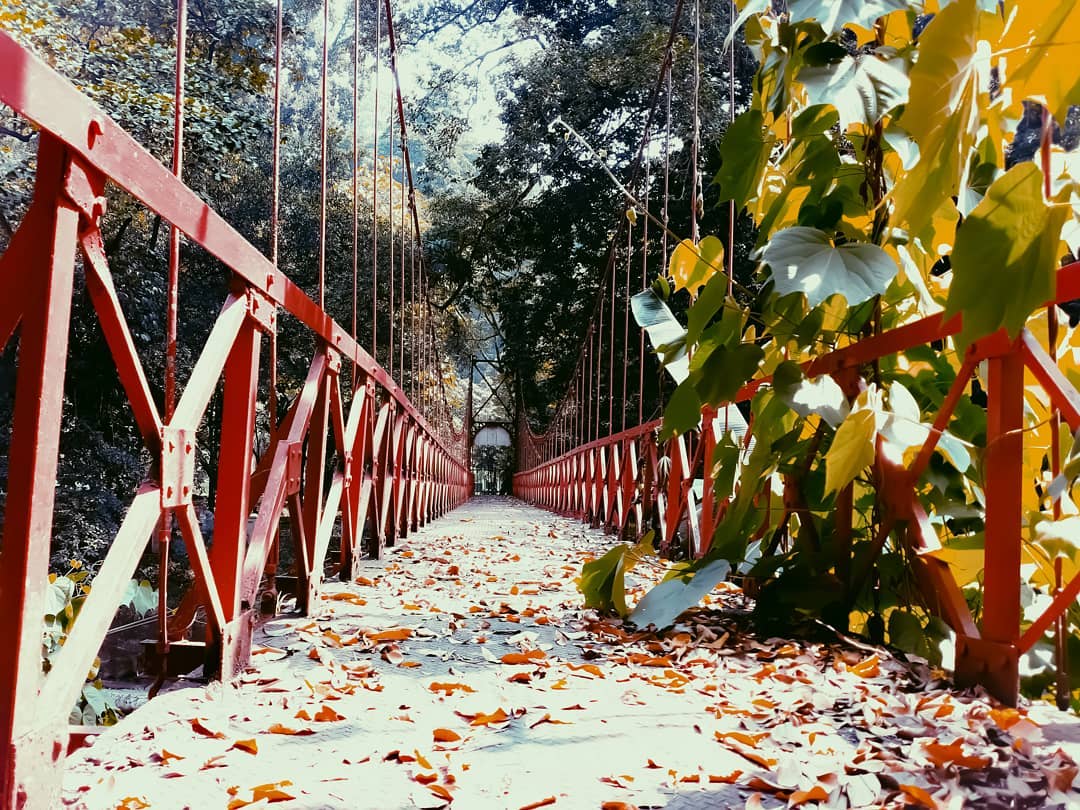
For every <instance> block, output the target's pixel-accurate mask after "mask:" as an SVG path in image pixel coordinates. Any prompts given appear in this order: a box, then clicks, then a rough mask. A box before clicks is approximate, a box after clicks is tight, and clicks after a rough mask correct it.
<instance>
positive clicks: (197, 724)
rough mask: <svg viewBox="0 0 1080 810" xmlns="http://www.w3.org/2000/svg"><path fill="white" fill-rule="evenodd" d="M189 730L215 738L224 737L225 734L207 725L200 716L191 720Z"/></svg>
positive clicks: (220, 738)
mask: <svg viewBox="0 0 1080 810" xmlns="http://www.w3.org/2000/svg"><path fill="white" fill-rule="evenodd" d="M191 730H192V731H194V732H195V733H196V734H202V735H203V736H204V737H213V738H214V739H216V740H223V739H225V735H224V734H223V733H222V732H220V731H217V730H215V729H213V728H211V727H210V726H209V725H207V721H206V720H204V719H203V718H201V717H196V718H195V719H194V720H192V721H191Z"/></svg>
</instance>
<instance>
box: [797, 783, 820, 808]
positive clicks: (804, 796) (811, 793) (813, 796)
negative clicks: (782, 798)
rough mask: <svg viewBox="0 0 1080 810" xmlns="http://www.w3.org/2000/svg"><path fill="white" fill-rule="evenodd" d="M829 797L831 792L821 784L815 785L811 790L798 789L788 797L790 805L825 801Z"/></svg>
mask: <svg viewBox="0 0 1080 810" xmlns="http://www.w3.org/2000/svg"><path fill="white" fill-rule="evenodd" d="M828 798H829V792H828V791H827V790H825V788H823V787H822V786H821V785H814V786H813V787H812V788H810V790H796V791H795V792H794V793H792V794H791V796H789V797H788V807H795V806H796V805H800V804H805V803H806V802H823V801H825V800H826V799H828Z"/></svg>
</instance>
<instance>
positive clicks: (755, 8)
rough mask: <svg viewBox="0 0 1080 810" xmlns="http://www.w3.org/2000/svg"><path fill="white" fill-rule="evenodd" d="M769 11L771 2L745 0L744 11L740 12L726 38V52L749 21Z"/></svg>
mask: <svg viewBox="0 0 1080 810" xmlns="http://www.w3.org/2000/svg"><path fill="white" fill-rule="evenodd" d="M768 10H769V0H745V3H744V5H743V7H742V10H741V11H739V16H738V17H736V18H735V22H734V23H732V26H731V30H729V31H728V34H727V37H725V38H724V50H727V49H728V48H730V47H731V43H732V42H734V40H735V34H737V33H738V31H739V29H740V28H742V27H743V25H745V24H746V21H747V20H749V19H750V18H751V17H752V16H754V15H755V14H762V13H764V12H766V11H768Z"/></svg>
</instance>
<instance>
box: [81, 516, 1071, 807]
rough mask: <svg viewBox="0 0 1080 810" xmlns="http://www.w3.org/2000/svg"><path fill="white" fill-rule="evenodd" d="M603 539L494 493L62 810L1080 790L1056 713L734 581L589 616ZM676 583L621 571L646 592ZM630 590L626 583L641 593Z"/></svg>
mask: <svg viewBox="0 0 1080 810" xmlns="http://www.w3.org/2000/svg"><path fill="white" fill-rule="evenodd" d="M613 542H614V541H613V539H612V538H611V537H610V536H605V535H604V534H602V533H601V532H599V531H593V530H590V529H588V528H586V527H583V526H582V524H580V523H577V522H575V521H572V520H570V519H565V518H560V517H557V516H554V515H552V514H550V513H548V512H544V511H541V510H539V509H535V508H532V507H529V506H526V505H524V504H522V503H521V502H519V501H515V500H512V499H509V498H478V499H475V500H472V501H470V502H468V503H467V504H466V505H464V506H463V507H461V508H459V509H457V510H454V511H453V512H451V513H449V514H448V515H446V516H445V517H444V518H442V519H440V520H436V521H434V522H432V523H431V524H429V525H428V526H427V527H425V528H423V529H422V530H421V531H419V532H418V533H416V534H415V535H413V536H411V537H410V538H409V539H408V540H407V541H404V542H401V543H399V545H397V546H396V547H393V548H391V549H388V550H387V555H386V557H385V559H383V560H381V561H372V562H370V563H367V564H366V569H365V571H364V572H363V575H362V576H361V577H360V578H358V580H357V582H356V583H354V584H340V585H339V584H329V583H328V585H327V587H326V588H325V590H324V591H323V593H322V596H321V600H322V604H321V609H320V610H319V611H318V612H317V614H316V615H315V616H313V617H310V618H308V617H290V616H288V615H279V616H278V617H276V618H273V619H271V620H269V621H267V622H266V623H265V624H264V625H263V626H262V627H261V628H260V630H259V631H258V632H257V635H256V638H255V642H256V647H255V650H254V655H253V661H254V662H255V663H256V664H257V668H254V669H251V670H248V671H247V672H246V673H245V674H243V675H241V677H240V678H239V679H238V680H237V681H236V682H234V683H232V684H224V685H223V684H212V685H210V686H198V687H193V688H185V689H179V690H176V691H172V692H169V693H167V694H163V695H162V696H160V697H158V698H156V699H154V700H152V701H151V702H150V703H148V704H147V705H145V706H143V707H142V708H140V709H138V710H137V711H136V712H134V713H133V714H132V715H130V716H129V717H127V718H126V719H125V720H124V721H123V722H122V723H121V724H120V725H119V726H116V727H114V728H113V729H111V730H110V731H109V732H107V733H105V734H103V735H102V736H100V737H98V738H97V739H96V740H95V741H94V742H93V744H92V745H91V746H90V747H88V748H86V749H83V750H81V751H79V752H77V753H75V754H74V755H73V756H72V757H71V758H70V760H69V763H68V767H67V770H66V774H65V784H64V801H65V805H66V806H73V807H88V808H105V807H109V808H114V807H129V808H138V807H155V808H157V807H163V808H171V807H198V808H216V807H230V808H238V807H244V806H248V805H250V804H254V805H255V806H264V805H266V804H273V805H274V806H275V807H282V808H286V807H293V808H317V807H326V808H379V809H380V810H387V809H388V808H412V807H444V806H447V805H449V804H451V803H452V806H453V807H454V808H456V809H457V810H460V809H461V808H483V809H485V810H486V808H538V807H545V806H554V807H563V808H609V809H610V810H626V809H627V808H633V807H637V808H669V809H670V810H691V809H692V808H706V807H709V808H715V807H781V806H793V805H797V804H800V803H804V802H811V803H813V802H819V803H820V805H819V806H829V807H848V806H850V807H867V806H889V807H903V806H925V807H931V806H934V807H942V808H945V807H960V806H962V805H964V804H965V803H969V802H971V801H973V800H976V799H978V800H979V801H983V802H986V806H987V807H998V806H1000V807H1052V806H1055V805H1058V806H1070V805H1073V804H1074V803H1075V801H1076V799H1077V796H1078V794H1077V793H1075V792H1073V791H1072V790H1071V783H1072V780H1073V778H1074V777H1075V776H1076V766H1075V765H1073V764H1072V763H1073V761H1074V760H1075V759H1076V757H1077V750H1076V749H1077V748H1080V746H1076V745H1073V744H1071V743H1069V742H1068V740H1070V739H1080V735H1078V734H1077V729H1076V726H1075V725H1072V724H1070V723H1069V721H1067V720H1063V719H1061V718H1063V717H1064V715H1060V714H1057V713H1055V712H1053V711H1052V710H1049V709H1045V710H1044V709H1036V708H1031V709H1030V710H1028V709H1024V708H1021V709H1020V710H1019V711H1017V710H1014V709H1004V708H997V707H996V704H994V703H993V702H992V701H991V700H990V699H989V698H987V697H984V696H983V695H982V693H976V692H972V691H966V692H960V691H957V690H955V689H951V688H950V686H949V684H948V683H947V682H945V681H944V680H943V679H942V677H943V676H942V673H941V672H940V671H936V670H932V669H931V668H930V667H928V666H927V665H926V664H924V663H920V662H918V661H905V660H904V659H903V657H902V656H900V655H899V654H894V653H891V652H889V651H888V650H885V649H879V648H874V647H870V646H869V645H866V644H863V643H861V642H860V641H858V640H857V639H852V638H847V637H843V636H840V635H833V636H832V637H831V638H830V637H828V636H823V637H822V640H816V641H799V640H788V639H766V638H761V637H758V636H755V635H754V634H753V633H752V632H751V631H750V630H749V623H748V618H747V607H748V600H746V599H745V598H744V597H743V596H742V595H741V593H739V592H738V590H737V589H735V588H734V587H733V586H729V587H728V589H727V590H719V591H716V592H714V593H713V594H712V596H711V597H710V598H709V601H708V602H707V603H706V604H705V605H704V606H702V607H701V608H699V609H697V610H695V611H692V612H691V613H689V614H687V615H686V616H684V620H683V621H682V622H681V623H680V624H678V625H676V626H675V627H674V628H673V629H672V630H671V631H668V632H667V633H664V634H661V635H659V636H657V635H654V634H644V633H634V632H632V628H629V627H626V626H623V625H622V624H620V623H619V622H618V621H615V620H612V619H610V618H604V617H601V616H598V615H597V614H595V613H594V612H593V611H589V610H585V609H584V608H583V607H582V597H581V595H580V594H579V593H578V592H577V590H576V585H575V578H576V577H577V576H578V575H579V573H580V569H581V565H582V563H583V562H584V561H586V560H587V559H589V558H591V557H593V556H595V555H597V554H598V553H601V552H602V551H603V550H604V549H605V548H607V547H610V545H611V544H612V543H613ZM658 575H659V574H658V573H657V572H656V571H653V570H651V569H649V568H648V567H647V566H646V567H644V568H642V567H641V566H639V569H637V570H635V571H634V573H633V574H631V575H629V577H628V586H630V587H628V597H630V599H631V600H632V599H633V598H635V597H636V591H638V590H640V589H641V588H642V587H643V586H644V585H645V584H647V583H648V581H649V580H650V579H655V578H656V577H657V576H658ZM631 583H633V584H632V586H631Z"/></svg>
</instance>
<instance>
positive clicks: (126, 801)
mask: <svg viewBox="0 0 1080 810" xmlns="http://www.w3.org/2000/svg"><path fill="white" fill-rule="evenodd" d="M149 806H150V802H148V801H146V799H144V798H143V797H142V796H125V797H124V798H123V799H121V801H120V804H118V805H116V810H144V808H147V807H149Z"/></svg>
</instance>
